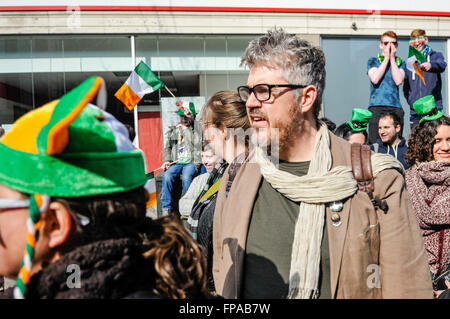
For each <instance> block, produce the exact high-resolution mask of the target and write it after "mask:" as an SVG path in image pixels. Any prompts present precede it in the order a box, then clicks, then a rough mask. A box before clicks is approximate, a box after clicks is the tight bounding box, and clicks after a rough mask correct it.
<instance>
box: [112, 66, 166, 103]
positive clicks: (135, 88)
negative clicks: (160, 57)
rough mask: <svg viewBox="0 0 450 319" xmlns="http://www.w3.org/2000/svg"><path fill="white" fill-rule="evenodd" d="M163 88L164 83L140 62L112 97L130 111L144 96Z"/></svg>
mask: <svg viewBox="0 0 450 319" xmlns="http://www.w3.org/2000/svg"><path fill="white" fill-rule="evenodd" d="M164 86H165V85H164V83H163V82H162V81H161V80H160V79H158V78H157V77H156V75H155V74H154V73H153V72H152V70H150V68H149V67H148V65H147V64H145V63H144V62H143V61H141V62H140V63H139V64H138V65H137V66H136V68H135V69H134V71H133V72H131V75H130V77H129V78H128V79H127V81H126V82H125V83H124V84H123V85H122V87H121V88H120V89H119V90H118V91H117V92H116V94H114V96H115V97H116V98H118V99H119V100H120V101H121V102H122V103H123V104H125V105H126V106H127V107H128V109H129V110H130V111H131V110H133V109H134V107H135V106H136V105H137V104H138V103H139V101H140V100H141V99H142V98H143V97H144V95H145V94H148V93H152V92H154V91H156V90H159V89H160V88H162V87H164Z"/></svg>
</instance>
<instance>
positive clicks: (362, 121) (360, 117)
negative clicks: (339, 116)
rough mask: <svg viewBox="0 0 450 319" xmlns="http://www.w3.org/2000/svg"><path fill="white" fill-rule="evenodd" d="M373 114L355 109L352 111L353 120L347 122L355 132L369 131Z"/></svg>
mask: <svg viewBox="0 0 450 319" xmlns="http://www.w3.org/2000/svg"><path fill="white" fill-rule="evenodd" d="M372 116H373V114H372V112H370V111H369V110H365V109H360V108H354V109H353V110H352V119H351V120H350V121H347V124H348V125H349V126H350V127H351V129H352V130H353V131H355V132H361V131H364V130H366V129H367V125H368V124H369V121H370V119H371V118H372Z"/></svg>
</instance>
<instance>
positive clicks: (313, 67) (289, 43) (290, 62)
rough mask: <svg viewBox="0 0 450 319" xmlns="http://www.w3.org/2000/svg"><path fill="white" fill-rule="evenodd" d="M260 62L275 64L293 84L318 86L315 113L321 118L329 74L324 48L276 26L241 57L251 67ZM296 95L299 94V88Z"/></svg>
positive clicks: (315, 115)
mask: <svg viewBox="0 0 450 319" xmlns="http://www.w3.org/2000/svg"><path fill="white" fill-rule="evenodd" d="M260 63H261V64H265V65H273V64H275V65H276V66H278V67H279V69H280V71H281V74H282V76H284V77H285V78H286V80H287V81H289V82H290V83H292V84H298V85H313V86H315V88H316V89H317V99H316V101H315V104H314V109H313V114H314V117H315V118H316V119H317V118H318V117H319V112H320V108H321V104H322V94H323V91H324V89H325V75H326V72H325V54H324V53H323V51H322V49H321V48H319V47H316V46H313V45H312V44H311V43H310V42H308V41H306V40H303V39H300V38H298V37H297V36H295V35H293V34H289V33H286V32H285V31H284V30H283V29H282V28H279V29H277V28H274V29H272V30H268V31H267V33H266V34H265V35H263V36H261V37H259V38H257V39H254V40H252V41H251V42H250V43H249V45H248V47H247V49H246V50H245V52H244V55H243V56H242V59H241V66H248V67H249V68H252V67H253V66H255V65H257V64H260ZM296 94H297V97H298V96H299V93H298V91H296Z"/></svg>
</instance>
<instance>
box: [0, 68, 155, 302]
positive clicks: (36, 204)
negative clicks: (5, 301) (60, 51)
mask: <svg viewBox="0 0 450 319" xmlns="http://www.w3.org/2000/svg"><path fill="white" fill-rule="evenodd" d="M103 83H104V81H103V79H102V78H100V77H90V78H88V79H87V80H85V81H84V82H83V83H81V84H80V85H79V86H77V87H76V88H74V89H73V90H71V91H70V92H68V93H67V94H65V95H64V96H63V97H61V99H59V100H55V101H52V102H50V103H47V104H45V105H44V106H42V107H39V108H37V109H34V110H32V111H30V112H28V113H26V114H25V115H23V116H22V117H21V118H19V119H18V120H17V121H16V122H15V123H14V125H13V126H12V128H11V129H10V130H9V131H8V132H7V133H6V134H5V135H4V136H3V137H2V138H1V139H0V184H3V185H5V186H7V187H9V188H12V189H14V190H16V191H19V192H23V193H26V194H29V195H30V199H29V201H27V202H28V203H29V205H28V207H29V211H30V217H29V220H28V222H27V243H26V250H25V256H24V259H23V262H22V268H21V270H20V272H19V276H18V280H17V287H16V289H15V291H14V296H15V297H16V298H24V296H25V292H26V285H27V284H28V282H29V280H30V271H31V262H32V260H33V255H34V247H35V244H36V240H37V238H38V236H39V229H40V225H41V224H42V217H43V214H44V213H45V212H46V211H47V207H48V204H49V202H50V197H51V196H58V197H80V196H93V195H101V194H110V193H116V192H123V191H127V190H131V189H133V188H136V187H139V186H142V185H144V184H145V183H146V181H147V178H146V174H145V162H144V156H143V154H142V152H141V151H140V150H137V149H136V148H135V147H134V146H133V144H132V143H131V141H130V140H129V137H128V131H127V129H126V127H125V126H124V125H123V124H122V123H120V122H119V121H118V120H117V119H115V118H114V117H113V116H112V115H111V114H109V113H107V112H105V111H103V110H102V109H100V108H98V107H97V106H95V105H92V104H89V102H90V101H91V100H92V99H93V98H94V97H95V96H96V95H97V92H98V91H99V89H100V88H101V87H102V86H103ZM25 207H26V206H25Z"/></svg>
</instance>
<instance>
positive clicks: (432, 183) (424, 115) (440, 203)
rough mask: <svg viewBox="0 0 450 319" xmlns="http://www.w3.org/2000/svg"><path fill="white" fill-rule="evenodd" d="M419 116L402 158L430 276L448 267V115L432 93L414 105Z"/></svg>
mask: <svg viewBox="0 0 450 319" xmlns="http://www.w3.org/2000/svg"><path fill="white" fill-rule="evenodd" d="M413 107H414V110H415V111H416V113H417V114H418V116H419V117H420V118H421V119H420V120H419V124H418V125H416V126H415V127H414V129H413V131H412V133H411V136H410V138H409V141H408V148H407V151H406V155H405V159H406V161H407V162H408V163H409V164H411V165H412V166H411V168H410V169H408V170H407V171H406V188H407V190H408V192H409V194H410V198H411V202H412V206H413V208H414V212H415V215H416V217H417V220H418V222H419V227H420V229H421V230H422V234H423V239H424V242H425V249H426V252H427V256H428V263H429V266H430V270H431V274H432V278H433V279H435V278H436V277H437V276H439V275H440V274H442V273H443V272H445V271H446V270H449V266H450V210H449V207H450V187H449V186H450V118H448V117H447V116H445V115H444V114H443V113H442V112H441V111H439V110H438V109H437V107H436V103H435V100H434V96H433V95H427V96H425V97H423V98H420V99H418V100H417V101H416V102H415V103H414V104H413Z"/></svg>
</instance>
